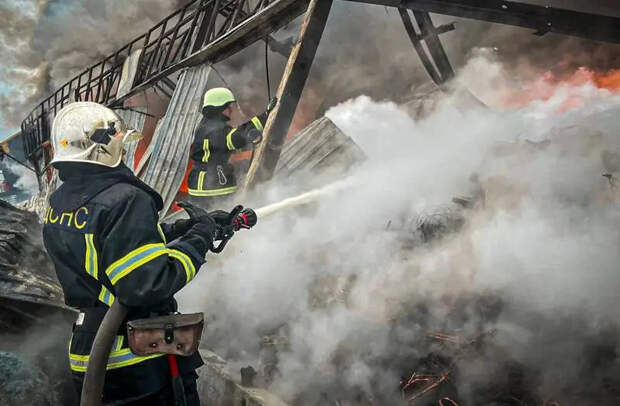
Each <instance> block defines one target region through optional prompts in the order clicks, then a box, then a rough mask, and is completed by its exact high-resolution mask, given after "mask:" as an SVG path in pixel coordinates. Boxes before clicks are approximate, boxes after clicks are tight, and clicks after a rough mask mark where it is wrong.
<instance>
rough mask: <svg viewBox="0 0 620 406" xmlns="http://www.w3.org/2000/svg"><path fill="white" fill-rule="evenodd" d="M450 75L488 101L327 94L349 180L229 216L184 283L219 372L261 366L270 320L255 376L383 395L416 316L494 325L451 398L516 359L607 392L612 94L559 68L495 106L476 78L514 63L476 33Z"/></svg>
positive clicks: (559, 390) (473, 389) (616, 145)
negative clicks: (549, 82) (270, 210)
mask: <svg viewBox="0 0 620 406" xmlns="http://www.w3.org/2000/svg"><path fill="white" fill-rule="evenodd" d="M459 78H460V79H461V81H462V82H465V83H467V84H468V87H469V88H470V90H471V91H472V92H474V93H475V94H476V95H478V96H479V97H480V98H481V99H482V100H483V101H485V102H487V103H488V104H490V105H491V106H492V108H491V109H476V108H472V109H468V108H467V107H466V106H464V105H463V104H462V102H461V101H459V100H457V99H455V98H452V97H451V96H443V97H442V98H441V100H440V107H439V108H438V110H436V111H435V112H434V113H433V114H431V115H430V116H429V117H427V118H425V119H423V120H420V121H414V120H413V119H412V118H411V117H410V116H409V115H408V113H407V112H406V110H405V109H402V108H400V107H399V106H398V105H397V104H395V103H393V102H389V101H384V102H377V101H373V100H372V99H371V98H369V97H367V96H361V97H358V98H355V99H353V100H349V101H347V102H345V103H342V104H340V105H338V106H335V107H333V108H331V109H330V110H329V111H328V112H327V116H328V117H330V118H331V119H332V120H333V121H334V122H335V123H336V124H337V125H338V126H340V128H342V130H343V131H344V132H345V133H347V134H348V135H350V136H351V137H353V139H355V140H356V141H357V143H358V144H359V145H360V146H361V147H362V148H363V149H364V150H365V152H366V153H367V155H368V158H369V159H368V161H367V162H365V163H364V164H363V165H362V166H361V167H360V168H358V169H357V170H355V171H354V172H353V174H352V175H351V180H350V182H351V183H352V184H353V185H354V186H352V187H351V188H350V189H348V190H345V191H340V192H338V193H337V194H336V195H334V196H326V197H324V198H323V199H322V200H321V201H319V202H318V203H317V204H316V205H314V206H312V207H310V208H309V209H308V210H306V211H304V210H302V211H292V212H289V213H282V214H280V215H279V216H274V217H271V218H268V219H266V220H264V221H262V222H260V223H259V225H258V226H257V227H256V228H255V229H253V230H251V231H249V232H247V233H244V234H241V233H239V234H238V235H237V236H236V237H235V241H233V242H232V243H231V244H230V245H229V248H227V249H228V252H227V253H226V254H224V255H223V256H222V257H221V258H217V259H216V258H211V260H210V261H209V262H208V263H207V265H206V266H205V267H203V269H202V270H201V272H200V274H199V276H198V278H197V279H196V281H194V282H193V283H192V285H191V286H190V287H188V288H187V289H186V290H185V291H183V292H182V294H181V299H182V300H181V302H182V303H181V304H182V305H183V307H184V309H185V310H187V311H189V310H191V311H194V310H195V311H204V312H206V314H207V317H208V319H209V320H210V322H209V324H208V327H207V331H206V336H205V337H204V338H205V340H204V341H205V342H206V343H207V345H208V346H210V347H211V348H213V349H214V350H215V351H216V352H218V353H220V354H221V355H223V356H224V357H225V358H227V359H228V360H229V361H230V362H231V370H232V372H233V373H238V368H239V367H241V366H246V365H253V366H254V367H260V366H261V363H263V362H265V361H264V357H265V356H266V355H265V350H263V351H262V352H261V350H260V343H261V340H262V336H263V335H264V334H267V333H269V334H274V332H275V334H276V335H280V336H282V337H286V338H280V340H283V341H285V342H286V343H287V344H286V345H282V346H281V347H280V353H279V355H278V358H279V363H278V368H279V375H277V377H276V379H275V381H274V383H273V384H272V386H271V387H270V388H271V389H272V390H273V391H275V392H276V393H278V394H279V395H280V396H282V397H283V398H285V400H287V401H289V402H290V403H291V404H304V405H306V404H307V405H315V404H316V405H318V404H351V403H348V402H347V400H353V399H358V400H359V399H360V398H361V399H373V400H374V401H373V403H372V404H398V403H397V399H398V392H397V388H398V382H399V379H400V376H401V374H404V373H405V372H406V371H408V373H409V374H410V373H412V372H413V371H414V370H415V367H416V365H417V364H416V360H419V358H421V357H423V356H424V355H426V353H425V351H426V350H428V346H427V345H426V344H425V343H426V342H427V341H428V340H427V337H426V335H427V334H428V333H429V332H434V331H439V332H442V333H445V334H453V335H459V336H461V337H462V338H465V339H469V338H471V337H472V336H475V335H476V334H479V333H480V332H481V331H488V330H491V329H497V334H496V336H495V337H494V338H493V340H492V342H493V344H492V346H491V347H492V348H493V351H490V350H489V353H485V354H483V355H481V356H479V357H475V359H473V360H468V361H467V362H461V363H458V367H459V377H458V379H457V380H456V382H457V384H456V385H457V390H458V394H459V399H460V401H461V402H464V403H461V404H468V405H486V404H513V403H491V402H490V401H489V403H484V402H485V401H483V400H481V396H483V395H484V394H485V393H488V392H484V391H482V392H480V391H479V389H480V388H485V387H487V386H488V385H499V384H500V382H501V381H502V380H504V379H509V378H510V377H511V376H512V372H509V371H508V370H504V369H502V368H505V365H508V364H510V365H512V367H511V368H514V365H519V366H520V367H519V368H523V370H524V371H528V372H527V373H526V374H525V378H524V379H522V382H521V384H523V385H525V386H527V388H526V389H524V390H528V391H530V393H531V394H532V396H535V398H536V399H545V400H549V399H556V400H557V401H558V402H559V404H561V405H565V404H566V405H577V404H578V405H594V404H596V405H611V404H614V403H613V401H610V399H614V398H613V396H615V395H613V394H611V393H608V392H606V391H607V390H608V389H605V384H604V383H605V382H613V383H614V384H618V382H616V380H617V377H618V376H619V375H618V373H619V372H620V359H619V358H618V356H617V354H618V351H620V334H619V333H618V332H619V330H618V326H619V323H620V318H619V316H618V312H617V310H618V307H619V306H620V296H619V295H618V292H620V274H619V273H618V264H619V263H620V250H618V247H619V246H620V233H619V232H618V230H620V210H619V207H620V206H618V204H619V202H620V194H619V193H620V192H619V190H618V188H617V186H616V187H615V188H614V187H612V185H611V184H610V182H609V181H608V179H607V178H605V177H603V176H602V174H603V173H609V172H613V173H614V176H619V175H620V139H619V138H618V132H620V125H619V123H618V120H617V115H618V113H620V94H618V93H612V92H610V91H608V90H604V89H599V88H597V87H596V86H595V85H594V84H593V83H584V84H581V85H572V84H570V83H566V84H560V85H558V86H557V87H556V89H555V91H554V93H553V95H552V96H551V97H550V98H548V99H546V100H533V101H531V102H528V103H527V105H525V106H522V107H520V108H518V109H513V108H505V106H502V105H501V104H498V100H501V97H497V98H494V97H492V96H493V95H494V93H496V92H497V93H500V94H501V93H503V92H504V90H505V89H507V88H508V89H509V88H511V86H512V85H513V80H515V79H518V78H516V77H515V76H514V75H513V73H512V71H511V70H510V69H507V68H506V67H504V66H503V65H502V64H501V63H500V62H498V61H497V59H496V58H495V55H494V54H493V52H492V51H488V50H483V49H481V50H477V51H476V52H473V53H472V56H471V58H470V60H469V61H468V62H467V63H466V65H465V67H464V69H462V71H461V72H460V74H459ZM567 100H573V101H575V100H579V102H576V103H573V104H571V105H570V108H568V109H567V110H565V109H564V107H565V106H566V102H567ZM614 162H615V164H614ZM472 174H476V175H477V176H476V177H472ZM472 179H477V181H476V182H477V183H473V182H472ZM335 180H336V179H334V178H324V179H315V181H318V182H319V183H324V184H329V183H331V182H333V181H335ZM274 187H275V188H276V189H279V188H285V189H287V188H289V187H290V185H287V186H285V185H276V186H274ZM479 188H482V189H483V190H484V191H485V193H484V196H485V197H484V204H483V205H481V206H479V207H478V208H476V209H474V210H471V211H467V212H463V213H462V215H463V216H464V218H465V224H464V225H463V227H462V228H461V229H460V230H459V231H456V232H454V233H452V234H450V235H449V236H447V237H445V238H444V239H441V240H439V241H435V242H433V243H430V244H426V245H424V244H421V243H420V242H419V241H417V243H414V246H413V248H412V247H411V246H408V245H407V244H406V243H405V242H403V239H404V236H405V235H408V233H407V231H406V230H411V228H410V226H411V223H410V222H409V221H408V219H411V218H417V217H419V216H422V217H424V216H427V217H428V216H431V215H432V214H433V213H445V212H450V211H452V212H454V211H457V210H458V209H457V208H456V206H454V205H452V204H451V199H452V197H454V196H457V195H471V194H472V193H473V192H474V191H475V190H479ZM266 193H267V194H268V192H265V191H263V192H262V194H266ZM272 193H274V194H278V193H281V194H286V192H282V191H279V192H278V191H277V190H276V191H275V192H274V191H272ZM390 220H391V223H392V229H393V230H396V231H391V230H388V231H386V224H387V223H388V221H390ZM403 220H404V221H403ZM403 230H405V231H403ZM472 298H478V299H479V300H480V301H481V302H482V303H487V302H489V301H490V302H491V303H496V304H497V303H499V304H498V305H497V306H489V307H488V308H490V309H491V310H485V309H487V307H484V306H482V308H481V309H480V308H479V307H477V306H478V305H479V302H477V301H476V300H478V299H476V300H474V299H472ZM481 298H482V299H481ZM485 300H486V301H487V302H485ZM455 314H458V315H460V316H458V317H457V316H455ZM601 348H602V349H603V350H601ZM593 349H594V350H593ZM267 351H268V350H267ZM485 351H486V350H485ZM597 351H598V352H597ZM601 351H603V352H601ZM600 353H602V354H603V355H602V356H601V357H599V358H596V356H594V355H592V354H600ZM268 358H269V357H268ZM272 358H273V357H272ZM407 362H410V363H407ZM511 371H512V369H511ZM418 372H420V373H424V371H418ZM610 380H611V381H610ZM515 385H516V384H514V383H512V384H511V385H509V389H510V390H515V391H516V390H517V387H516V386H515ZM489 392H491V393H492V392H493V391H489ZM322 394H323V395H322ZM321 396H324V398H321ZM515 396H517V395H515ZM337 402H340V403H337ZM597 402H598V403H597ZM354 404H371V403H363V402H362V403H354ZM514 404H528V405H530V404H532V405H533V404H537V405H538V404H542V400H541V401H540V402H539V403H532V402H529V401H527V402H524V403H514Z"/></svg>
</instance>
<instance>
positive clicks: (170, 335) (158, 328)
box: [74, 307, 204, 356]
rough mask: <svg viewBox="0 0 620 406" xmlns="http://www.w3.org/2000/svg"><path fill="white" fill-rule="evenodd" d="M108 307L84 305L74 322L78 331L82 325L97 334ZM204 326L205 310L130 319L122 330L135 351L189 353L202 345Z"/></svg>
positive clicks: (148, 353)
mask: <svg viewBox="0 0 620 406" xmlns="http://www.w3.org/2000/svg"><path fill="white" fill-rule="evenodd" d="M107 310H108V309H107V308H105V307H93V308H88V309H83V310H82V311H81V312H80V314H79V315H78V318H77V320H76V322H75V324H74V331H75V329H76V328H78V329H79V330H80V331H82V332H86V333H93V334H96V333H97V330H98V329H99V325H100V324H101V321H102V320H103V317H104V316H105V314H106V312H107ZM203 327H204V315H203V313H193V314H179V313H175V314H169V315H164V316H157V317H149V318H144V319H137V320H131V321H128V322H127V323H126V325H123V326H121V328H120V329H119V333H118V334H119V335H123V336H124V335H125V334H126V336H127V342H128V344H129V348H130V349H131V352H132V353H134V354H135V355H140V356H147V355H152V354H162V353H163V354H173V355H180V356H189V355H192V354H193V353H195V352H196V350H197V349H198V345H199V344H200V339H201V337H202V330H203Z"/></svg>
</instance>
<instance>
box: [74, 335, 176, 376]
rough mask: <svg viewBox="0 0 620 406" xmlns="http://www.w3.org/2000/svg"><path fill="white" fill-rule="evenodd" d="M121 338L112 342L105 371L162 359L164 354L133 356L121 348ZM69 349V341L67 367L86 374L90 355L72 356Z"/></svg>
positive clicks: (129, 350)
mask: <svg viewBox="0 0 620 406" xmlns="http://www.w3.org/2000/svg"><path fill="white" fill-rule="evenodd" d="M123 339H124V338H123V336H117V337H116V340H114V344H113V345H112V350H111V351H110V357H109V358H108V364H107V366H106V369H107V370H110V369H118V368H123V367H126V366H130V365H135V364H139V363H140V362H144V361H146V360H149V359H153V358H157V357H162V356H164V355H166V354H153V355H147V356H145V357H141V356H138V355H135V354H134V353H132V352H131V349H129V348H122V346H123ZM70 349H71V341H69V365H70V366H71V370H72V371H74V372H86V369H87V368H88V361H89V359H90V355H78V354H73V353H71V351H70Z"/></svg>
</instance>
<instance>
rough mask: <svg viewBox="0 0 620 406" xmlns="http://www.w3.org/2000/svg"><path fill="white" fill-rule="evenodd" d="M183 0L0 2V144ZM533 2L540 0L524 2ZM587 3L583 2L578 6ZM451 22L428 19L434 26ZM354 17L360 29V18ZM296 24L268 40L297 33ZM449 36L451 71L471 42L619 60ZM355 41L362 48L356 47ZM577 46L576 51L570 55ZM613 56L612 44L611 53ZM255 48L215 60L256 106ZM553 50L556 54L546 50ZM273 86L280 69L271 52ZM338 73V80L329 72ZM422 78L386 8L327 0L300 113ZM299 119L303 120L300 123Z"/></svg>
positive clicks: (473, 35)
mask: <svg viewBox="0 0 620 406" xmlns="http://www.w3.org/2000/svg"><path fill="white" fill-rule="evenodd" d="M183 2H184V0H138V1H130V2H127V1H121V0H106V1H96V0H87V1H80V0H5V1H2V2H0V44H2V51H3V52H2V55H3V57H2V60H1V61H0V139H1V138H3V136H4V135H7V134H9V133H10V132H11V130H13V129H15V128H17V127H18V124H19V123H20V122H21V120H22V119H23V117H24V116H25V114H27V112H28V111H29V110H30V109H31V108H33V107H34V105H36V103H37V102H38V101H40V100H41V99H43V98H44V97H45V96H46V95H48V94H50V93H51V91H52V90H53V89H55V88H56V86H58V85H59V84H62V83H64V82H65V81H66V80H68V79H69V78H70V77H72V75H75V74H76V73H77V72H78V71H80V70H82V69H84V68H85V67H86V66H88V65H89V64H92V63H94V62H97V61H99V60H100V59H102V58H103V57H104V56H106V55H108V54H110V53H112V52H113V51H114V50H115V49H118V48H119V47H120V46H122V45H124V44H125V43H126V42H128V41H129V40H131V39H133V38H134V37H135V36H137V35H139V34H140V33H142V32H144V31H146V29H147V28H148V27H150V26H152V25H154V24H155V23H156V22H157V21H159V20H160V19H161V18H163V17H164V16H165V15H167V14H169V13H170V12H171V11H172V10H174V9H175V8H177V7H178V6H179V4H180V3H183ZM532 2H534V3H540V4H542V3H543V2H542V1H537V2H536V1H532ZM544 3H545V4H549V5H551V6H556V7H570V8H575V9H580V10H582V11H589V12H599V13H610V14H613V13H614V12H615V13H616V14H618V12H617V8H616V7H614V4H615V3H614V0H596V1H589V2H582V1H578V0H572V1H565V0H549V1H544ZM584 3H587V4H584ZM454 20H455V19H454V18H451V17H450V18H441V17H436V22H437V23H443V22H450V21H454ZM360 21H363V22H364V23H363V24H360V23H359V22H360ZM298 22H299V20H298V21H297V23H296V24H292V25H291V26H290V27H289V28H288V29H287V30H284V31H283V32H282V33H280V34H278V35H277V36H278V37H279V38H281V39H283V38H286V37H288V36H289V35H296V33H297V27H298ZM457 22H458V23H457V32H456V33H449V34H446V35H444V36H443V37H442V38H443V40H444V44H445V45H446V48H447V50H448V55H449V56H450V58H451V60H452V62H453V63H454V65H455V66H457V67H459V66H462V65H463V63H464V61H465V60H466V59H467V57H468V52H469V51H470V50H471V49H472V47H474V46H491V47H492V46H494V47H498V48H499V52H501V53H502V54H503V55H504V56H505V57H506V58H507V59H509V60H511V61H518V62H520V63H522V64H524V63H526V62H527V63H532V64H533V65H535V66H537V67H539V68H540V69H542V70H545V69H552V68H558V67H560V68H561V67H562V66H566V67H567V68H571V69H574V68H576V67H578V66H582V65H587V66H590V67H593V68H600V69H609V68H612V67H615V66H617V63H618V56H617V55H615V56H614V55H609V54H610V52H608V49H609V48H608V47H607V46H603V45H601V44H598V43H592V42H588V41H581V40H576V39H566V38H565V37H558V36H553V35H548V36H545V37H543V38H539V37H535V36H533V35H530V32H529V31H527V30H522V29H516V28H509V27H504V26H498V25H490V24H484V23H480V22H476V21H469V20H458V19H457ZM360 44H363V46H360ZM575 47H577V48H579V49H580V50H581V52H580V53H579V54H575V55H571V54H569V51H571V50H573V49H575ZM616 50H617V48H616ZM261 53H262V45H261V44H257V45H256V46H254V47H251V48H250V49H248V50H246V51H244V52H242V53H240V54H239V55H237V56H236V57H233V58H231V59H230V60H229V61H228V62H225V63H222V64H220V65H221V66H222V71H223V72H224V73H225V76H226V77H227V79H228V82H231V84H232V87H234V88H235V90H236V91H237V92H238V93H239V94H240V98H241V100H242V101H244V102H245V103H246V104H249V105H250V107H252V108H253V109H258V108H262V105H259V104H258V101H259V100H260V103H263V100H262V99H263V98H264V97H265V95H264V94H263V93H265V90H264V89H265V79H264V66H263V56H262V55H261ZM554 53H555V54H554ZM271 61H272V62H271V64H272V86H273V87H274V88H275V86H276V85H275V83H277V78H278V77H279V74H280V73H281V71H282V67H283V65H284V63H285V61H284V59H283V58H282V57H281V56H279V55H275V54H272V57H271ZM335 71H337V72H338V74H334V73H333V72H335ZM425 81H428V78H427V76H426V74H425V73H424V71H423V70H422V67H421V65H420V63H419V61H418V59H417V57H416V56H415V55H414V53H413V50H412V48H411V45H410V42H409V39H408V38H407V36H406V34H405V31H404V29H403V27H402V23H401V22H400V18H399V17H398V13H396V10H394V9H385V8H383V7H379V6H372V5H365V4H357V3H354V2H347V1H338V2H335V4H334V7H333V10H332V15H331V16H330V20H329V23H328V27H327V30H326V34H325V37H324V39H323V42H322V45H321V47H320V49H319V55H318V57H317V60H316V63H315V64H314V67H313V71H312V74H311V77H310V80H309V83H308V87H307V91H306V93H305V95H304V102H305V104H306V106H305V107H306V108H305V109H302V110H303V114H309V115H312V114H313V113H314V112H315V110H317V109H319V110H321V111H323V110H324V109H326V108H327V107H329V105H331V104H333V103H336V102H340V101H343V100H346V99H348V98H349V97H352V96H356V95H359V94H362V93H367V94H371V95H373V96H375V97H378V98H388V99H389V98H394V97H395V95H394V93H399V92H400V93H402V91H403V89H408V88H409V87H411V86H415V85H417V84H420V83H422V82H425ZM302 121H305V120H302Z"/></svg>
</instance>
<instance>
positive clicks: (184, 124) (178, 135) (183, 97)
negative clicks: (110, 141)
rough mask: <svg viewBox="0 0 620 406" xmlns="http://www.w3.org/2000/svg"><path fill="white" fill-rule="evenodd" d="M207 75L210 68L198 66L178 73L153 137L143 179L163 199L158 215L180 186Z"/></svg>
mask: <svg viewBox="0 0 620 406" xmlns="http://www.w3.org/2000/svg"><path fill="white" fill-rule="evenodd" d="M210 72H211V67H210V66H208V65H202V66H197V67H194V68H189V69H186V70H184V71H183V73H181V77H180V78H179V81H178V83H177V86H176V89H175V90H174V94H173V95H172V99H171V100H170V104H169V105H168V110H167V111H166V115H165V116H164V118H163V120H162V121H161V124H160V125H159V126H158V128H157V130H156V131H155V134H154V135H153V140H152V141H151V144H152V145H153V150H152V152H151V156H150V160H149V164H148V167H147V169H146V172H145V174H144V178H143V180H144V181H145V182H146V183H147V184H148V185H149V186H151V187H152V188H153V189H155V190H156V191H157V192H158V193H159V194H161V196H162V198H163V199H164V208H163V210H162V214H164V213H166V212H167V211H168V209H169V208H170V206H171V205H172V202H173V201H174V198H175V196H176V195H177V193H178V191H179V188H180V187H181V184H182V183H183V177H184V175H185V170H186V168H187V162H188V160H189V148H190V146H191V144H192V140H193V138H194V131H195V130H196V127H197V126H198V123H199V122H200V118H201V114H200V110H201V109H200V108H201V106H202V97H203V94H204V91H205V89H206V86H207V80H208V79H209V73H210Z"/></svg>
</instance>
